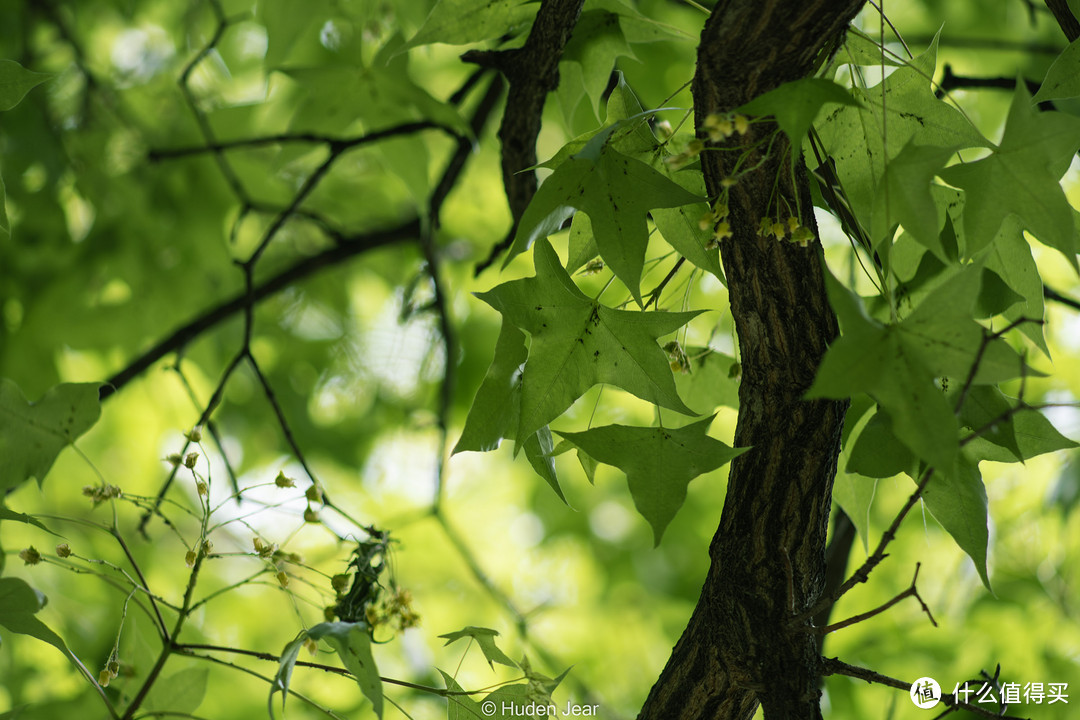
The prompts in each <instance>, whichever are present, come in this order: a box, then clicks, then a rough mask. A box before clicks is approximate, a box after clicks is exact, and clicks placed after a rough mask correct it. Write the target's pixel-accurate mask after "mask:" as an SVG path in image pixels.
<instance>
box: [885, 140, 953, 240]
mask: <svg viewBox="0 0 1080 720" xmlns="http://www.w3.org/2000/svg"><path fill="white" fill-rule="evenodd" d="M955 151H956V148H955V147H950V146H946V147H941V146H938V145H916V144H914V143H912V142H909V143H908V144H907V145H905V146H904V148H903V149H902V150H901V151H900V153H899V154H898V155H897V156H896V157H895V158H893V159H892V160H890V161H889V164H888V166H887V167H886V168H885V173H884V175H883V176H882V178H881V184H879V185H878V187H877V193H876V195H875V196H874V207H873V224H872V226H871V230H870V233H871V237H872V238H873V240H874V242H875V243H877V242H880V241H881V240H891V239H892V230H893V228H894V227H895V226H896V224H897V223H899V224H900V225H902V226H903V227H904V229H905V230H907V231H908V232H909V233H911V236H912V237H914V238H915V239H916V240H918V241H919V243H921V244H922V245H924V246H925V247H927V248H930V249H931V250H933V249H935V248H936V247H940V242H941V241H940V240H939V239H938V234H939V233H940V231H941V225H942V224H943V222H944V217H941V218H940V220H941V222H939V218H938V215H939V213H938V208H937V206H936V204H935V202H934V197H933V195H931V193H930V181H931V179H932V178H933V177H934V175H936V174H937V172H938V171H939V170H940V169H941V168H943V167H944V166H945V163H946V161H948V159H949V158H950V157H952V155H953V153H954V152H955ZM942 215H943V213H942Z"/></svg>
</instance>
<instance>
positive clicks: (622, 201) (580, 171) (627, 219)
mask: <svg viewBox="0 0 1080 720" xmlns="http://www.w3.org/2000/svg"><path fill="white" fill-rule="evenodd" d="M583 155H584V151H583V152H582V153H579V154H578V155H575V156H573V157H571V158H570V159H568V160H566V162H564V163H562V164H561V165H559V166H558V167H557V168H556V169H555V172H554V173H553V174H552V175H551V177H549V178H548V179H547V180H546V181H545V182H544V184H543V185H541V186H540V189H539V190H538V191H537V192H536V195H535V196H534V197H533V199H532V202H530V203H529V206H528V207H527V208H526V209H525V213H524V214H523V215H522V218H521V223H520V225H519V226H518V230H517V234H516V235H515V236H514V244H513V245H512V246H511V248H510V252H509V253H508V254H507V258H506V263H504V266H505V264H507V263H509V262H510V260H511V259H513V258H514V257H515V256H517V255H519V254H520V253H522V252H524V251H525V250H527V249H528V248H529V247H531V246H532V244H533V243H534V242H536V241H537V240H539V239H542V238H546V237H547V236H548V235H550V234H552V233H553V232H555V231H556V230H558V229H559V228H560V227H561V226H562V223H563V221H564V220H566V219H567V218H569V217H570V216H571V215H573V214H574V210H575V209H576V210H581V211H582V212H584V213H585V214H587V215H588V216H589V220H590V221H591V225H592V231H593V236H594V237H595V238H596V247H597V249H598V250H599V252H600V256H601V257H602V258H603V259H604V262H605V263H607V265H608V266H609V267H610V268H611V270H612V271H613V272H614V273H615V275H616V276H617V277H618V278H619V279H620V280H622V281H623V284H624V285H626V287H627V288H628V289H629V290H630V292H631V293H632V294H633V295H634V298H635V299H636V300H637V301H638V303H639V304H640V303H641V291H640V289H639V287H638V286H639V283H640V281H641V270H642V268H643V266H644V263H645V246H646V244H647V243H648V240H649V233H648V226H647V223H646V219H645V218H646V214H647V213H648V211H649V210H651V209H653V208H662V207H678V206H679V205H686V204H688V203H694V202H698V201H700V200H701V198H700V197H699V196H697V195H694V194H692V193H690V192H688V191H686V190H684V189H683V188H681V187H679V186H678V185H676V184H675V183H674V182H672V181H671V180H668V179H667V178H666V177H664V176H663V175H661V174H660V173H659V172H657V171H656V170H654V169H652V168H651V167H649V166H648V165H646V164H645V163H643V162H641V161H640V160H635V159H633V158H631V157H628V156H626V155H623V154H622V153H620V152H618V151H617V150H615V149H614V148H612V147H610V146H604V147H603V148H602V149H601V150H600V154H599V157H598V158H596V159H590V158H587V157H584V156H583Z"/></svg>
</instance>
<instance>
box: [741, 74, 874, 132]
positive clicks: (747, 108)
mask: <svg viewBox="0 0 1080 720" xmlns="http://www.w3.org/2000/svg"><path fill="white" fill-rule="evenodd" d="M829 104H834V105H852V106H854V107H859V101H858V100H856V99H855V98H854V97H852V95H851V92H850V91H849V90H848V89H847V88H845V87H842V86H840V85H837V84H836V83H835V82H833V81H832V80H827V79H825V78H813V77H811V78H801V79H799V80H792V81H791V82H786V83H784V84H783V85H781V86H780V87H778V88H775V89H773V90H770V91H769V92H767V93H765V94H764V95H759V96H758V97H756V98H754V99H753V100H751V101H750V102H748V103H746V104H745V105H743V106H741V107H739V108H738V109H737V110H736V112H743V113H746V114H748V115H772V116H774V117H775V118H776V124H777V125H779V126H780V129H781V130H783V131H784V134H785V135H787V136H788V139H789V140H791V145H792V149H793V150H795V149H796V148H801V147H802V140H803V138H804V137H806V134H807V133H808V132H809V131H810V126H811V125H812V124H813V122H814V118H816V117H817V114H818V113H819V112H820V111H821V108H822V107H824V106H825V105H829Z"/></svg>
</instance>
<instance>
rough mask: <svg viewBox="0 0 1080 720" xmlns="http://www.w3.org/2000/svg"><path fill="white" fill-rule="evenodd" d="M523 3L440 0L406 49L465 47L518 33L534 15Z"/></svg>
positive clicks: (532, 8)
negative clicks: (442, 46) (431, 44)
mask: <svg viewBox="0 0 1080 720" xmlns="http://www.w3.org/2000/svg"><path fill="white" fill-rule="evenodd" d="M536 10H537V5H536V4H534V3H530V2H525V1H524V0H439V2H438V3H437V4H436V5H435V7H434V8H432V10H431V14H430V15H428V17H427V20H425V21H424V25H423V27H421V28H420V30H419V31H418V32H417V33H416V35H415V36H414V37H413V38H412V40H410V41H409V43H408V45H407V46H406V47H410V48H411V47H417V46H419V45H428V44H430V43H436V42H440V43H446V44H448V45H465V44H467V43H472V42H478V41H480V40H488V39H492V38H497V37H500V36H502V35H506V34H507V33H510V32H514V31H516V30H521V29H523V28H524V26H525V24H526V23H528V22H529V21H531V20H532V18H533V16H534V15H536Z"/></svg>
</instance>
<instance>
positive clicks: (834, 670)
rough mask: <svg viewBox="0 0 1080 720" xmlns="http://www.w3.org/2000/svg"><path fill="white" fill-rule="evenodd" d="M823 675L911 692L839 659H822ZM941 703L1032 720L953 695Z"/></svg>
mask: <svg viewBox="0 0 1080 720" xmlns="http://www.w3.org/2000/svg"><path fill="white" fill-rule="evenodd" d="M821 674H822V675H845V676H847V677H853V678H858V679H859V680H865V681H866V682H868V683H872V684H875V685H887V686H888V687H891V688H896V689H897V690H903V691H905V692H908V691H910V690H911V683H909V682H904V681H903V680H899V679H897V678H894V677H889V676H888V675H882V674H881V673H879V672H874V671H873V670H869V669H867V668H863V667H859V666H858V665H850V664H848V663H846V662H844V661H842V660H840V659H839V658H822V659H821ZM941 702H942V703H944V704H945V705H946V706H947V707H949V708H955V709H961V710H967V711H969V712H972V713H975V714H976V715H979V716H981V717H986V718H997V720H1030V718H1021V717H1016V716H1014V715H1000V714H998V713H993V712H990V711H989V710H987V709H986V708H983V707H980V706H978V705H973V704H972V703H968V702H960V701H958V700H957V699H956V695H954V694H953V693H942V694H941Z"/></svg>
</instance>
